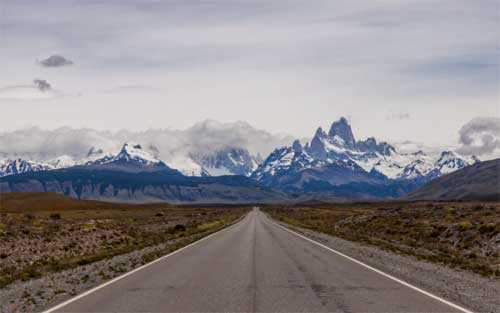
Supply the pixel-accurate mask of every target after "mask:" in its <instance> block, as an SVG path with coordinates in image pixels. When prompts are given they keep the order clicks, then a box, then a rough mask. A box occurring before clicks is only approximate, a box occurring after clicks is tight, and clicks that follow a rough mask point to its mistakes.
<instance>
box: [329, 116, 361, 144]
mask: <svg viewBox="0 0 500 313" xmlns="http://www.w3.org/2000/svg"><path fill="white" fill-rule="evenodd" d="M328 136H330V137H333V136H338V137H339V138H341V139H342V140H344V142H345V145H346V147H347V148H349V149H355V148H356V140H355V139H354V135H353V134H352V129H351V125H349V123H348V122H347V120H346V119H345V117H341V118H340V119H339V120H338V121H336V122H333V124H332V127H330V131H329V132H328Z"/></svg>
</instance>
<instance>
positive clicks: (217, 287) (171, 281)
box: [46, 208, 469, 313]
mask: <svg viewBox="0 0 500 313" xmlns="http://www.w3.org/2000/svg"><path fill="white" fill-rule="evenodd" d="M46 312H405V313H407V312H469V311H467V310H466V309H464V308H462V307H460V306H458V305H455V304H453V303H450V302H448V301H446V300H444V299H441V298H439V297H437V296H434V295H432V294H430V293H427V292H425V291H423V290H420V289H419V288H417V287H414V286H412V285H410V284H407V283H405V282H403V281H400V280H398V279H397V278H394V277H392V276H390V275H387V274H385V273H383V272H380V271H378V270H376V269H374V268H371V267H369V266H367V265H365V264H363V263H361V262H359V261H356V260H354V259H351V258H349V257H347V256H345V255H342V254H341V253H338V252H336V251H335V250H332V249H331V248H328V247H326V246H323V245H321V244H319V243H316V242H314V241H312V240H310V239H307V238H305V237H303V236H301V235H299V234H297V233H294V232H292V231H290V230H288V229H286V228H284V227H282V226H280V225H278V224H276V223H275V222H273V221H272V220H270V219H269V218H268V217H267V216H266V215H265V214H264V213H262V212H261V211H260V210H259V209H258V208H254V210H253V211H251V212H250V213H249V214H248V215H247V216H245V217H244V218H243V219H242V220H241V221H239V222H238V223H236V224H234V225H232V226H230V227H227V228H225V229H223V230H221V231H219V232H217V233H215V234H212V235H210V236H208V237H205V238H204V239H202V240H200V241H198V242H196V243H194V244H191V245H189V246H187V247H185V248H182V249H180V250H178V251H175V252H173V253H171V254H169V255H167V256H164V257H162V258H160V259H158V260H156V261H153V262H151V263H149V264H147V265H145V266H142V267H140V268H138V269H136V270H133V271H131V272H129V273H126V274H124V275H122V276H120V277H118V278H115V279H113V280H111V281H109V282H107V283H105V284H103V285H100V286H97V287H95V288H93V289H91V290H89V291H87V292H85V293H83V294H81V295H79V296H76V297H75V298H72V299H70V300H68V301H66V302H63V303H61V304H59V305H57V306H56V307H53V308H52V309H49V310H48V311H46Z"/></svg>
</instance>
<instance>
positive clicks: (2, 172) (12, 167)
mask: <svg viewBox="0 0 500 313" xmlns="http://www.w3.org/2000/svg"><path fill="white" fill-rule="evenodd" d="M53 168H54V167H53V166H51V165H49V164H43V163H37V162H33V161H28V160H23V159H19V158H18V159H14V160H11V159H3V160H0V177H2V176H7V175H15V174H22V173H27V172H40V171H47V170H51V169H53Z"/></svg>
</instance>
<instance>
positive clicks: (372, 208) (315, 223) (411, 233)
mask: <svg viewBox="0 0 500 313" xmlns="http://www.w3.org/2000/svg"><path fill="white" fill-rule="evenodd" d="M264 210H265V211H266V212H267V213H269V214H270V215H271V216H272V217H273V218H275V219H277V220H279V221H282V222H285V223H287V224H290V225H294V226H299V227H303V228H307V229H311V230H314V231H318V232H322V233H326V234H329V235H333V236H337V237H340V238H343V239H346V240H350V241H355V242H361V243H365V244H369V245H375V246H378V247H380V248H383V249H386V250H390V251H393V252H395V253H398V254H403V255H412V256H415V257H417V258H418V259H423V260H427V261H431V262H436V263H440V264H444V265H446V266H449V267H452V268H461V269H464V270H468V271H472V272H475V273H478V274H481V275H483V276H489V277H494V278H496V279H500V204H498V203H466V202H456V203H451V202H450V203H430V202H420V203H372V204H314V205H309V206H272V207H267V208H264Z"/></svg>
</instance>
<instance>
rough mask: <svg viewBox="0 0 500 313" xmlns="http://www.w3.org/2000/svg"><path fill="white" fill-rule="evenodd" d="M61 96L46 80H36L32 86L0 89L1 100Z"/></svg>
mask: <svg viewBox="0 0 500 313" xmlns="http://www.w3.org/2000/svg"><path fill="white" fill-rule="evenodd" d="M58 94H60V93H59V92H58V91H57V90H54V89H53V88H52V86H51V85H50V84H49V83H48V82H47V81H46V80H44V79H38V78H37V79H34V80H33V83H32V84H30V85H14V86H5V87H0V99H17V100H37V99H48V98H52V97H55V96H57V95H58Z"/></svg>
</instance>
